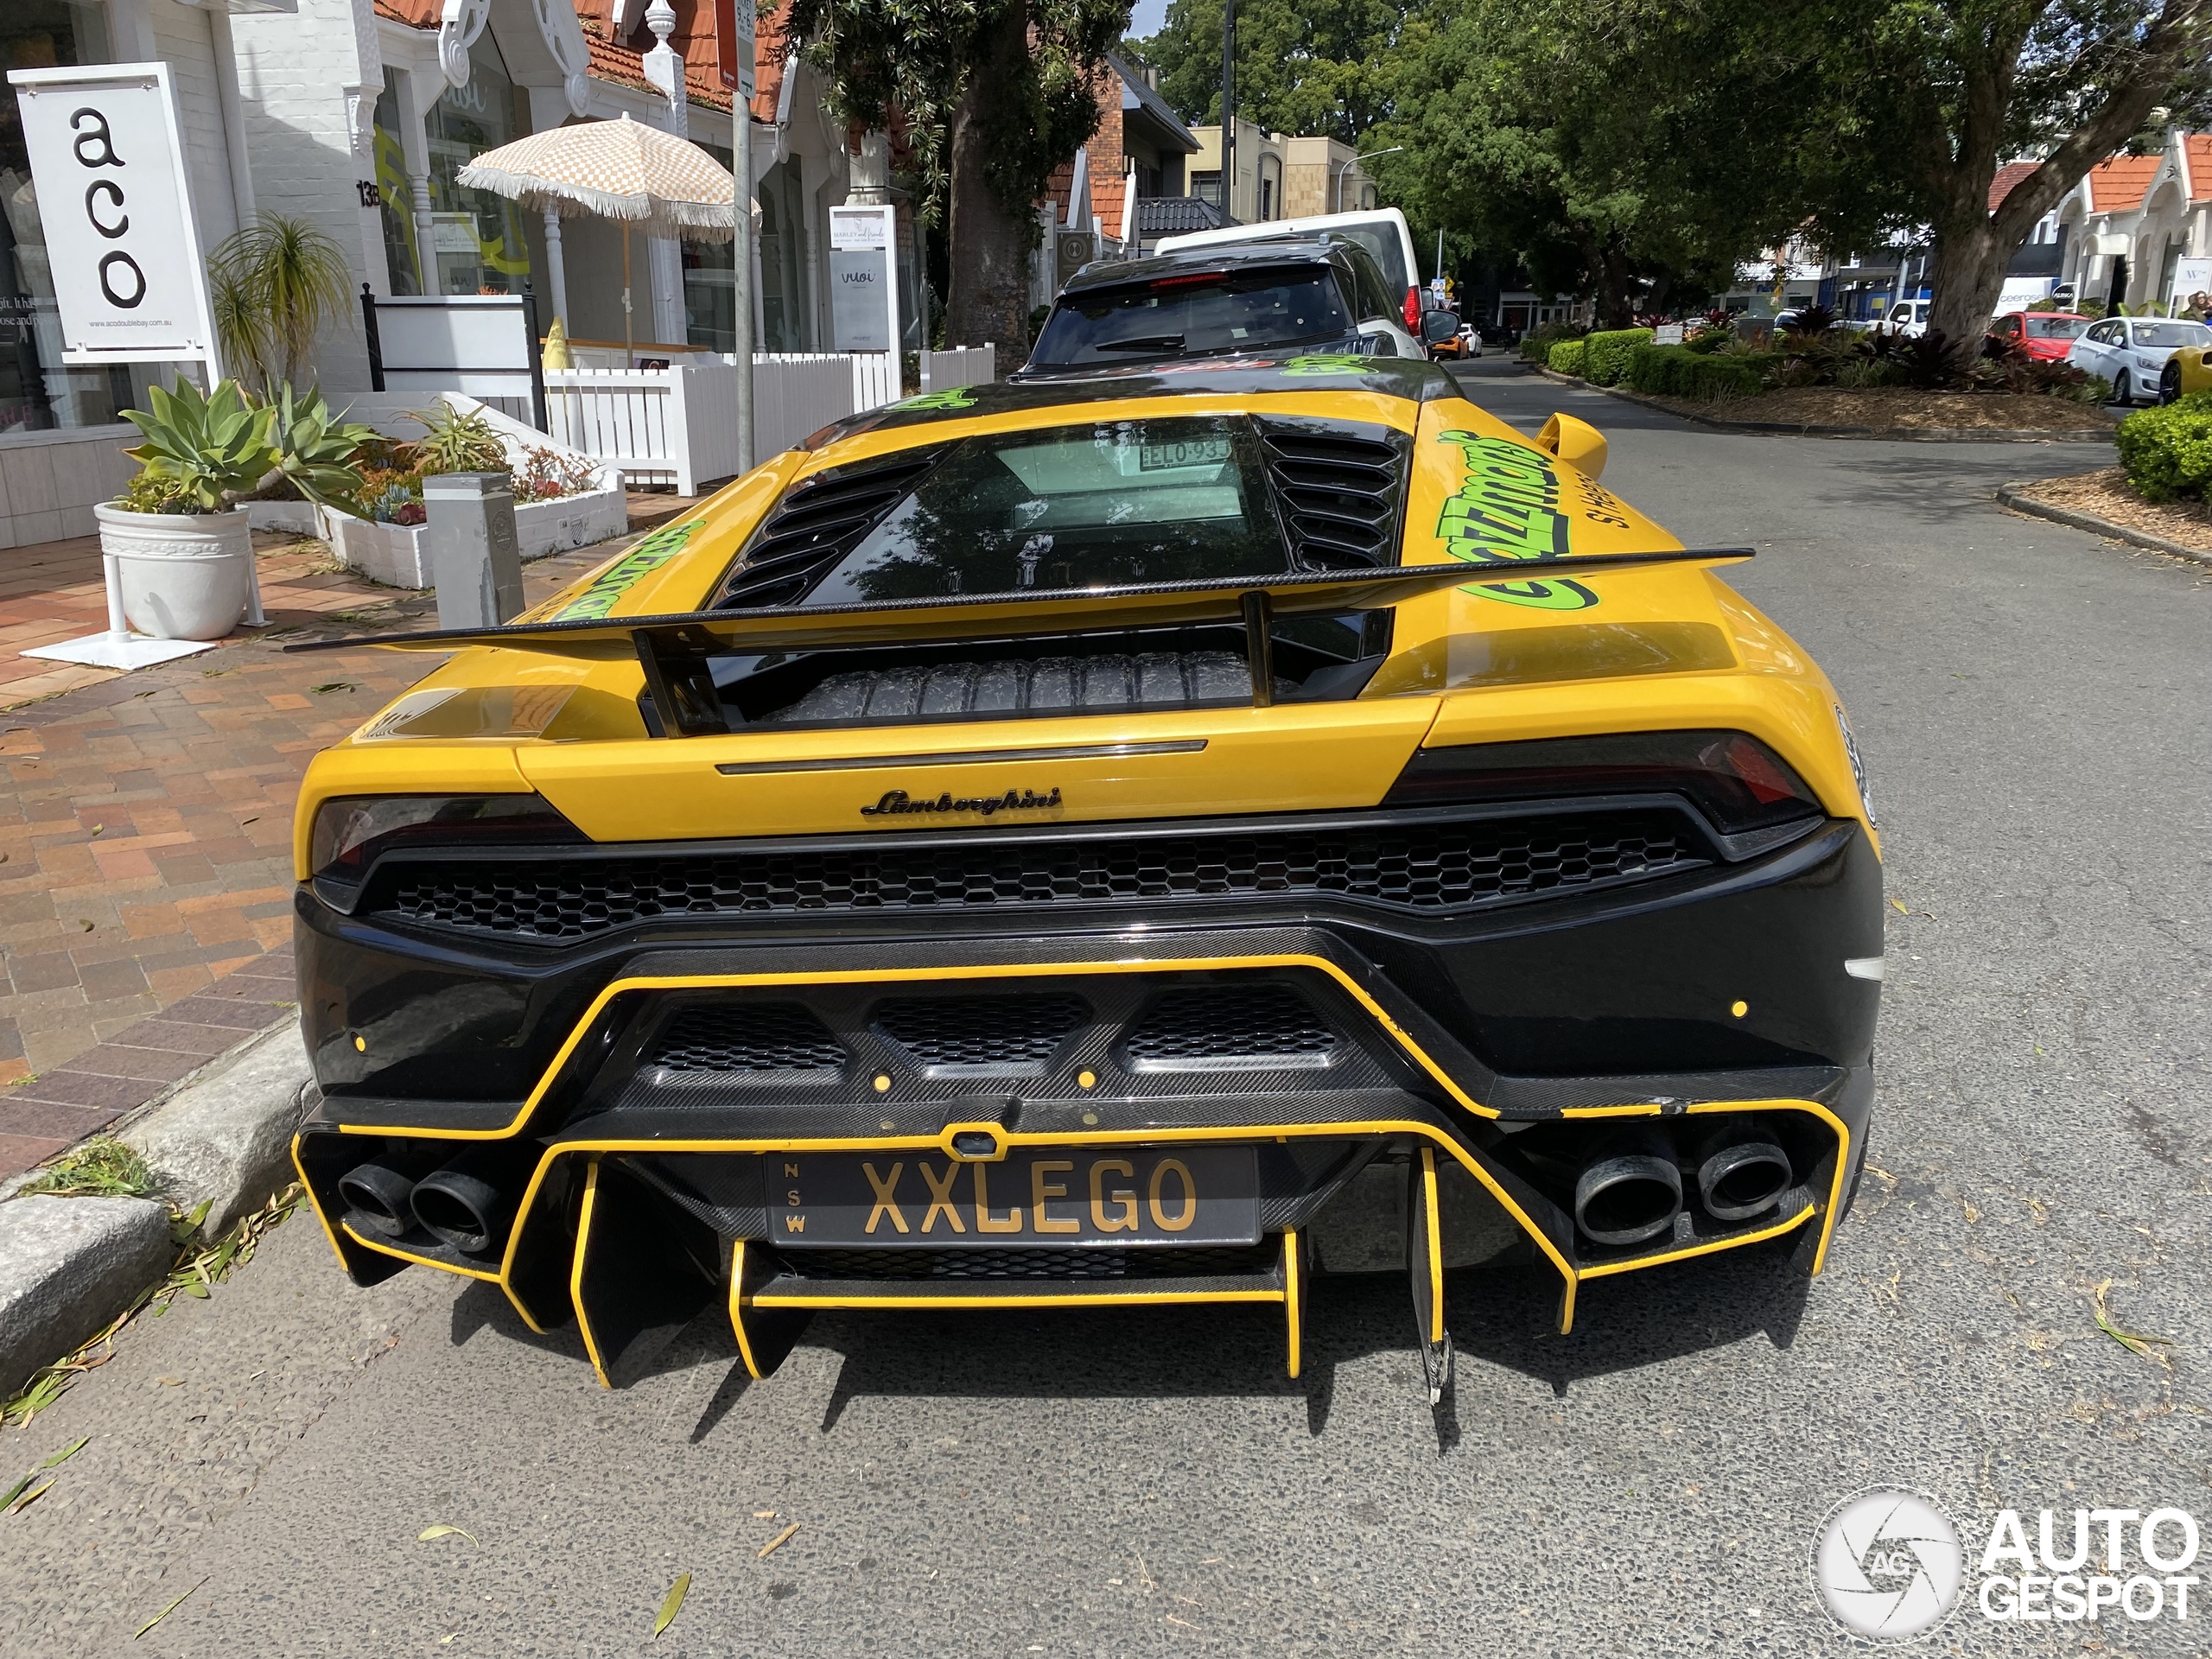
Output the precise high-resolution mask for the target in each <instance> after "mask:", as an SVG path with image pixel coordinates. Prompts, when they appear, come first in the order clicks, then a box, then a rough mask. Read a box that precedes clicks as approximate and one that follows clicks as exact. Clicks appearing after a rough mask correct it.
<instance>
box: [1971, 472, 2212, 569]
mask: <svg viewBox="0 0 2212 1659" xmlns="http://www.w3.org/2000/svg"><path fill="white" fill-rule="evenodd" d="M1997 499H1998V503H1999V505H2002V506H2007V507H2010V508H2012V511H2013V512H2024V513H2026V514H2028V515H2029V516H2030V517H2031V518H2048V519H2050V521H2051V522H2052V523H2054V524H2070V525H2072V526H2073V527H2074V528H2075V530H2086V531H2089V532H2090V533H2091V534H2093V535H2097V536H2102V537H2105V538H2107V540H2109V541H2114V542H2127V543H2133V545H2134V546H2137V547H2147V548H2149V549H2150V550H2152V552H2154V553H2164V554H2169V555H2171V556H2172V557H2174V558H2177V559H2187V560H2189V561H2190V563H2193V564H2212V553H2207V552H2205V551H2204V550H2202V548H2196V547H2190V546H2188V545H2187V544H2185V543H2181V542H2172V541H2168V540H2167V539H2166V538H2165V537H2163V536H2153V535H2152V534H2151V532H2150V531H2146V530H2131V529H2129V528H2128V527H2127V526H2126V524H2114V523H2113V521H2112V520H2111V519H2109V518H2098V517H2097V515H2096V514H2094V512H2075V510H2074V509H2073V508H2071V507H2058V506H2053V505H2051V504H2050V502H2048V501H2038V500H2037V499H2036V498H2035V497H2033V496H2031V495H2030V494H2029V493H2027V486H2026V485H2024V484H1999V486H1997Z"/></svg>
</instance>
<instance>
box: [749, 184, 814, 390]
mask: <svg viewBox="0 0 2212 1659" xmlns="http://www.w3.org/2000/svg"><path fill="white" fill-rule="evenodd" d="M754 197H755V199H756V200H758V201H759V202H760V349H761V350H762V351H764V352H810V351H812V350H813V349H814V327H813V321H814V319H813V309H812V308H811V307H810V306H809V305H808V303H807V296H806V194H805V192H804V189H803V188H801V186H800V182H799V164H798V157H797V156H785V158H784V159H783V160H782V161H780V162H777V163H776V164H775V166H773V167H772V168H769V169H768V170H767V171H766V173H764V174H762V175H761V176H760V185H759V186H758V187H757V188H756V189H755V191H754Z"/></svg>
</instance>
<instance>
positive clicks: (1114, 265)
mask: <svg viewBox="0 0 2212 1659" xmlns="http://www.w3.org/2000/svg"><path fill="white" fill-rule="evenodd" d="M1352 251H1353V245H1351V244H1348V243H1344V242H1341V241H1336V240H1330V241H1324V240H1322V239H1321V238H1319V237H1299V238H1285V239H1284V240H1282V241H1279V242H1274V241H1270V242H1231V243H1227V244H1224V245H1221V246H1218V247H1210V248H1179V249H1178V250H1176V251H1174V252H1173V253H1154V254H1147V256H1146V257H1143V258H1141V259H1114V260H1102V261H1099V262H1098V263H1096V264H1089V265H1085V266H1084V268H1083V269H1082V270H1079V271H1077V273H1076V274H1075V275H1074V276H1073V277H1070V278H1069V279H1068V281H1067V283H1066V285H1065V287H1064V288H1062V289H1061V290H1060V291H1061V292H1062V293H1063V294H1074V293H1078V292H1080V291H1082V290H1084V289H1093V288H1122V287H1126V286H1128V285H1129V284H1131V283H1148V282H1154V281H1157V280H1158V279H1159V278H1160V277H1173V276H1179V275H1180V274H1182V273H1184V272H1186V271H1209V270H1261V269H1265V268H1266V267H1268V266H1269V265H1300V264H1336V263H1337V262H1338V261H1339V260H1342V259H1344V258H1346V257H1348V256H1349V255H1350V254H1351V252H1352ZM1358 251H1359V252H1361V253H1365V252H1366V250H1365V249H1363V248H1362V249H1359V250H1358ZM1370 257H1371V256H1370Z"/></svg>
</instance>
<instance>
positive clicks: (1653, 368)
mask: <svg viewBox="0 0 2212 1659" xmlns="http://www.w3.org/2000/svg"><path fill="white" fill-rule="evenodd" d="M1769 360H1770V359H1769V358H1768V357H1767V356H1766V355H1765V354H1764V353H1762V354H1759V355H1757V356H1745V355H1741V354H1730V355H1727V356H1713V355H1709V354H1707V353H1703V352H1694V351H1692V350H1691V349H1690V348H1689V347H1688V346H1637V347H1636V348H1635V349H1633V350H1632V351H1630V353H1629V359H1628V372H1627V373H1626V374H1625V375H1624V377H1623V378H1622V384H1624V385H1626V386H1628V387H1629V388H1630V390H1631V391H1643V392H1649V393H1650V394H1652V395H1653V396H1655V397H1689V398H1696V399H1700V400H1710V399H1712V398H1715V397H1746V396H1748V395H1750V394H1751V393H1752V392H1755V391H1758V390H1759V388H1760V385H1761V383H1762V381H1763V380H1764V378H1765V372H1766V366H1767V364H1768V362H1769Z"/></svg>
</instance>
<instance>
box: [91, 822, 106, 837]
mask: <svg viewBox="0 0 2212 1659" xmlns="http://www.w3.org/2000/svg"><path fill="white" fill-rule="evenodd" d="M106 828H107V825H105V824H104V823H96V824H94V825H93V826H92V833H93V834H94V835H96V836H97V835H99V834H100V833H101V832H102V831H103V830H105V829H106Z"/></svg>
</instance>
